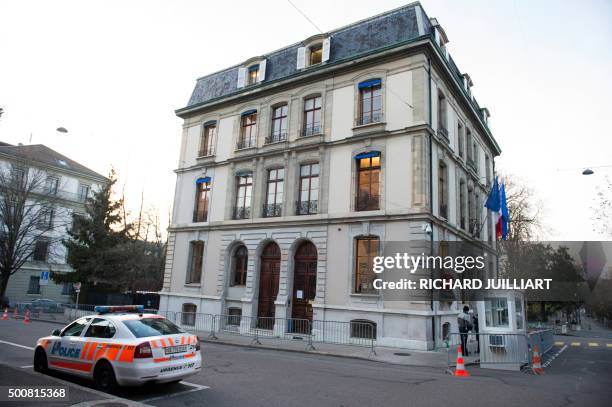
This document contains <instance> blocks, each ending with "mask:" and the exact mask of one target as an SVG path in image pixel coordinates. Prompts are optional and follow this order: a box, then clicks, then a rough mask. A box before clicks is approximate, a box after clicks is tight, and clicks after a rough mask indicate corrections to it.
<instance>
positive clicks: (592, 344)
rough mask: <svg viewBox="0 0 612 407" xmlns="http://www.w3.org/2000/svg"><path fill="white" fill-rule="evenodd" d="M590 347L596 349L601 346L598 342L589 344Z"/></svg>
mask: <svg viewBox="0 0 612 407" xmlns="http://www.w3.org/2000/svg"><path fill="white" fill-rule="evenodd" d="M589 346H590V347H591V348H595V347H597V346H599V344H598V343H597V342H589Z"/></svg>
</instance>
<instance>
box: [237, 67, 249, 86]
mask: <svg viewBox="0 0 612 407" xmlns="http://www.w3.org/2000/svg"><path fill="white" fill-rule="evenodd" d="M246 73H247V70H246V68H238V83H237V85H236V86H237V87H238V88H244V83H245V81H246Z"/></svg>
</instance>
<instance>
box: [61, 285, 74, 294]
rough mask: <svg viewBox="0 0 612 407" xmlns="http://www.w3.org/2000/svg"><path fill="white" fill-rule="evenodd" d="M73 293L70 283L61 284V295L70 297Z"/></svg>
mask: <svg viewBox="0 0 612 407" xmlns="http://www.w3.org/2000/svg"><path fill="white" fill-rule="evenodd" d="M73 292H74V287H73V286H72V283H63V284H62V295H71V294H72V293H73Z"/></svg>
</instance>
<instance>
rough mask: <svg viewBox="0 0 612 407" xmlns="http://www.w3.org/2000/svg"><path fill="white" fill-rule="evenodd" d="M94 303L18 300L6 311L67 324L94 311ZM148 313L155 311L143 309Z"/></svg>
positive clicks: (155, 311)
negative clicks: (27, 312) (77, 303)
mask: <svg viewBox="0 0 612 407" xmlns="http://www.w3.org/2000/svg"><path fill="white" fill-rule="evenodd" d="M95 307H96V306H95V305H92V304H79V305H76V304H64V303H57V302H51V301H50V302H44V303H42V302H41V303H35V302H20V303H16V304H15V305H14V306H13V307H11V308H9V309H8V311H9V312H10V313H11V314H14V312H15V310H17V314H18V316H19V318H23V317H24V316H25V313H26V311H30V318H32V319H40V320H45V321H57V322H58V323H62V324H68V323H70V322H72V321H74V320H75V319H78V318H81V317H83V316H86V315H91V314H93V313H95V310H94V308H95ZM145 312H148V313H157V310H156V309H145Z"/></svg>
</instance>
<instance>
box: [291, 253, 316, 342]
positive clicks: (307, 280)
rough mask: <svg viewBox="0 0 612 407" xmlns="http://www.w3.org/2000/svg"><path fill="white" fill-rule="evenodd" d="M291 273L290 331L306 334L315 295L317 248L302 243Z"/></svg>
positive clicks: (310, 320) (308, 328)
mask: <svg viewBox="0 0 612 407" xmlns="http://www.w3.org/2000/svg"><path fill="white" fill-rule="evenodd" d="M294 259H295V268H294V272H293V306H292V308H291V317H292V318H294V319H297V320H306V321H307V322H304V321H295V322H294V326H293V329H292V331H293V332H302V333H307V332H308V331H309V330H310V322H312V304H311V301H313V300H314V298H315V296H316V294H317V248H316V247H315V245H314V244H312V243H311V242H304V243H302V244H301V245H300V246H299V247H298V249H297V251H296V253H295V258H294Z"/></svg>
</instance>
